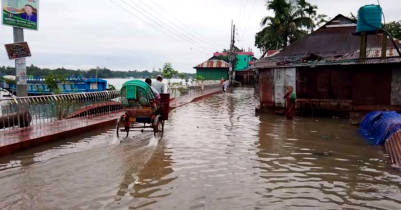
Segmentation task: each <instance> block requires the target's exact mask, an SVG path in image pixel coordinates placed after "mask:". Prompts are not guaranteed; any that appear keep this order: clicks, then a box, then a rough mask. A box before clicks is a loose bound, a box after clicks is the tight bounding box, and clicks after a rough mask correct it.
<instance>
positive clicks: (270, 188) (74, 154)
mask: <svg viewBox="0 0 401 210" xmlns="http://www.w3.org/2000/svg"><path fill="white" fill-rule="evenodd" d="M256 105H257V99H256V98H255V97H254V95H253V90H252V89H250V88H241V89H236V90H235V91H234V92H232V93H229V94H226V95H224V94H219V95H214V96H212V97H209V98H206V99H204V100H201V101H198V102H196V103H192V104H188V105H186V106H184V107H181V108H178V109H177V110H175V111H173V112H172V113H171V116H170V117H171V119H170V120H169V121H168V123H167V124H166V131H165V135H164V138H163V139H162V140H161V141H160V142H159V141H158V140H157V139H154V138H152V134H150V133H148V134H137V135H136V136H135V137H132V134H130V137H129V138H128V139H123V140H121V141H120V140H118V139H116V137H115V131H114V129H113V128H112V127H108V128H104V129H102V130H97V131H94V132H92V133H88V134H83V135H79V136H75V137H73V138H70V139H63V140H61V141H59V142H56V143H53V144H52V145H46V146H44V147H37V148H34V149H32V150H29V151H26V152H24V153H20V154H17V155H14V156H9V157H6V158H2V159H0V186H1V190H0V209H40V210H46V209H52V210H53V209H213V210H214V209H230V210H231V209H308V210H309V209H401V193H400V189H401V172H400V171H397V170H395V169H393V168H392V167H391V165H390V163H389V159H388V156H386V155H385V153H384V151H383V148H382V147H380V146H371V145H367V144H366V142H365V141H364V140H363V139H362V138H361V137H360V136H359V135H358V132H357V128H356V127H353V126H350V125H349V124H348V121H347V120H344V119H308V118H296V119H295V120H294V121H286V120H285V118H284V116H279V115H260V116H255V112H254V108H255V106H256Z"/></svg>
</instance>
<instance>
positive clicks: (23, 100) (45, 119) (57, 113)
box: [0, 91, 121, 130]
mask: <svg viewBox="0 0 401 210" xmlns="http://www.w3.org/2000/svg"><path fill="white" fill-rule="evenodd" d="M119 97H120V92H119V91H104V92H93V93H74V94H60V95H44V96H30V97H16V98H7V99H1V100H0V129H2V130H10V129H15V128H20V127H27V126H30V125H41V124H46V123H49V122H53V121H57V120H64V119H69V118H76V117H88V116H90V115H102V114H108V113H110V112H113V111H115V110H118V109H121V106H120V103H117V102H119Z"/></svg>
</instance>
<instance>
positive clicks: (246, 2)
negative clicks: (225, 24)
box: [238, 0, 248, 32]
mask: <svg viewBox="0 0 401 210" xmlns="http://www.w3.org/2000/svg"><path fill="white" fill-rule="evenodd" d="M247 5H248V0H246V1H245V4H244V13H243V14H242V17H241V19H240V22H239V27H238V28H239V32H241V29H242V20H243V19H244V16H245V15H246V7H247Z"/></svg>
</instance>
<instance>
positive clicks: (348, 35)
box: [252, 15, 401, 68]
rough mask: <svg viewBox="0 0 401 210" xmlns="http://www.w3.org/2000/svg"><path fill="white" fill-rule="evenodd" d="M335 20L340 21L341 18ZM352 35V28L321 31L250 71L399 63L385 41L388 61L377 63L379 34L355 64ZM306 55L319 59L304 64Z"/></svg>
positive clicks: (356, 50)
mask: <svg viewBox="0 0 401 210" xmlns="http://www.w3.org/2000/svg"><path fill="white" fill-rule="evenodd" d="M336 18H337V19H341V18H342V19H344V18H343V16H341V15H339V16H337V17H336ZM336 18H334V19H333V20H335V19H336ZM333 20H332V21H333ZM355 31H356V27H355V26H351V27H350V26H347V27H336V28H328V27H321V28H320V29H318V30H317V31H315V32H313V33H312V34H309V35H308V36H306V37H304V38H303V39H301V40H299V41H297V42H295V43H293V44H291V45H289V46H288V47H286V48H284V49H283V50H282V51H281V52H280V53H278V54H277V55H274V56H272V57H268V58H264V59H261V60H260V61H259V62H256V63H255V64H254V65H253V67H252V68H283V67H284V68H285V67H297V66H314V65H316V66H318V65H355V64H380V63H401V60H400V58H391V57H395V56H398V53H397V50H396V49H395V48H394V47H393V44H392V43H391V41H390V40H388V43H387V46H388V47H387V52H386V54H387V57H389V58H386V59H379V58H380V57H381V45H382V35H381V34H375V35H371V36H369V37H368V43H367V60H366V61H365V62H362V63H361V62H359V61H358V59H359V48H360V36H355V35H353V33H354V32H355ZM396 43H398V44H399V43H400V42H399V41H398V40H396ZM308 53H312V54H315V55H317V56H319V57H320V59H319V60H317V61H308V59H306V58H305V57H306V55H307V54H308Z"/></svg>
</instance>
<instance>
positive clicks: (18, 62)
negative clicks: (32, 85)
mask: <svg viewBox="0 0 401 210" xmlns="http://www.w3.org/2000/svg"><path fill="white" fill-rule="evenodd" d="M13 32H14V43H19V42H23V41H24V29H22V28H17V27H13ZM15 72H16V74H17V75H16V76H17V78H16V83H17V96H18V97H24V96H28V88H27V74H26V61H25V58H17V59H15Z"/></svg>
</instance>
